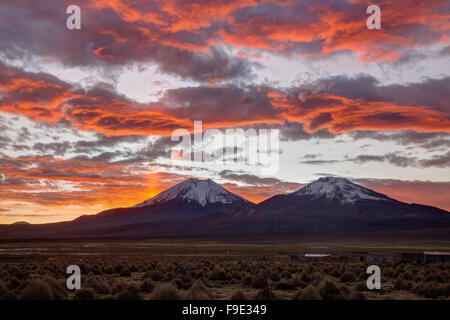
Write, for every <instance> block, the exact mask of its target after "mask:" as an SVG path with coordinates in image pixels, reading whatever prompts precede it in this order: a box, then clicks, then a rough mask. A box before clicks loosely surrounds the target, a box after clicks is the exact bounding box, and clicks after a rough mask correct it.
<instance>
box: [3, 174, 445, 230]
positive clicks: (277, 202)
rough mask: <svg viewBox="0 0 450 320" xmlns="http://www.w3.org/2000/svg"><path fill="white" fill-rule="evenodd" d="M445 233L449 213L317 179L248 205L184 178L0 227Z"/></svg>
mask: <svg viewBox="0 0 450 320" xmlns="http://www.w3.org/2000/svg"><path fill="white" fill-rule="evenodd" d="M447 227H448V228H450V213H449V212H448V211H445V210H442V209H439V208H435V207H431V206H425V205H419V204H407V203H404V202H400V201H398V200H395V199H392V198H390V197H388V196H386V195H384V194H381V193H377V192H375V191H373V190H370V189H368V188H365V187H363V186H360V185H358V184H355V183H353V182H351V181H350V180H348V179H346V178H336V177H324V178H320V179H318V180H316V181H313V182H311V183H310V184H308V185H306V186H304V187H303V188H301V189H299V190H297V191H294V192H292V193H288V194H280V195H275V196H273V197H271V198H269V199H267V200H265V201H262V202H260V203H258V204H254V203H252V202H250V201H248V200H246V199H244V198H242V197H240V196H239V195H236V194H234V193H232V192H230V191H228V190H226V189H225V188H223V187H222V186H221V185H219V184H217V183H215V182H214V181H212V180H200V179H193V178H192V179H188V180H185V181H183V182H180V183H178V184H176V185H174V186H172V187H171V188H168V189H167V190H164V191H162V192H161V193H159V194H158V195H156V196H155V197H152V198H150V199H147V200H145V201H143V202H141V203H138V204H137V205H135V206H132V207H128V208H116V209H110V210H106V211H103V212H100V213H98V214H96V215H91V216H81V217H79V218H77V219H75V220H72V221H69V222H64V223H53V224H48V225H29V226H25V225H24V226H21V225H14V226H10V227H9V228H8V226H0V237H1V238H5V237H6V238H21V237H26V238H45V237H50V238H51V237H90V238H92V237H100V236H102V237H105V236H111V237H115V236H118V237H151V236H156V235H158V236H179V235H204V234H217V235H219V234H221V235H226V234H287V233H292V234H301V233H305V232H306V233H307V232H318V233H323V232H385V231H387V230H416V229H434V228H447Z"/></svg>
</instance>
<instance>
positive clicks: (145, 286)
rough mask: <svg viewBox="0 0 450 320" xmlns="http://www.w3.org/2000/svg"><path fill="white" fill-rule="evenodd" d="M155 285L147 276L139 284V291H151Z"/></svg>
mask: <svg viewBox="0 0 450 320" xmlns="http://www.w3.org/2000/svg"><path fill="white" fill-rule="evenodd" d="M154 287H155V286H154V285H153V282H152V281H151V280H150V279H148V278H147V279H145V280H144V281H143V282H142V283H141V285H140V286H139V291H140V292H143V293H151V292H152V291H153V289H154Z"/></svg>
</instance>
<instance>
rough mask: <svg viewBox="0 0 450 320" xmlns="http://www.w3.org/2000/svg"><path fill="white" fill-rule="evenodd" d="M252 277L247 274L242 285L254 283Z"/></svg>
mask: <svg viewBox="0 0 450 320" xmlns="http://www.w3.org/2000/svg"><path fill="white" fill-rule="evenodd" d="M252 280H253V279H252V277H250V276H245V277H244V279H243V280H242V285H243V286H246V287H250V286H251V285H252Z"/></svg>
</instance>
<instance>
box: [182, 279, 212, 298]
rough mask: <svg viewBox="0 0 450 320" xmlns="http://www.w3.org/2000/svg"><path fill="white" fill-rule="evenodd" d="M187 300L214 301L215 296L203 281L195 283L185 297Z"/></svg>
mask: <svg viewBox="0 0 450 320" xmlns="http://www.w3.org/2000/svg"><path fill="white" fill-rule="evenodd" d="M184 299H185V300H213V299H214V297H213V295H212V294H211V293H210V292H209V291H208V289H207V288H206V286H205V284H204V283H203V281H201V280H197V281H195V282H194V284H193V285H192V287H191V288H190V289H189V291H188V292H186V294H185V295H184Z"/></svg>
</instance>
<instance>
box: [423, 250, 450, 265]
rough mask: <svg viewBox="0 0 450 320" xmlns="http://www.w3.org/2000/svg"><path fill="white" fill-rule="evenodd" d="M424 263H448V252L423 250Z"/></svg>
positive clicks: (449, 255) (449, 253) (449, 258)
mask: <svg viewBox="0 0 450 320" xmlns="http://www.w3.org/2000/svg"><path fill="white" fill-rule="evenodd" d="M423 256H424V261H425V263H446V262H447V263H448V262H450V252H444V251H425V252H424V253H423Z"/></svg>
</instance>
